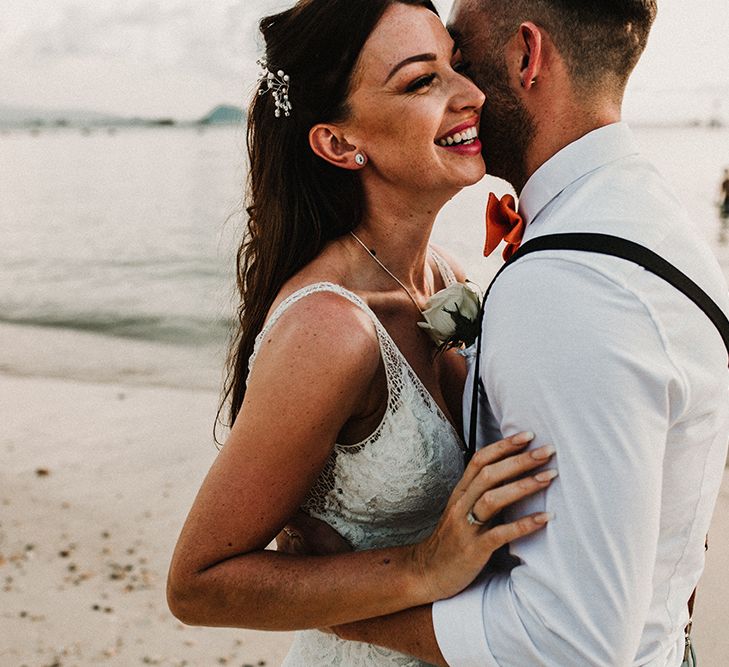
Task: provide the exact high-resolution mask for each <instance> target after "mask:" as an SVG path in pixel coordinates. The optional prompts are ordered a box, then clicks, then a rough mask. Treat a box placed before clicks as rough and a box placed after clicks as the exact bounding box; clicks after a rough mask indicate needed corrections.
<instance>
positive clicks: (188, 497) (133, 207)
mask: <svg viewBox="0 0 729 667" xmlns="http://www.w3.org/2000/svg"><path fill="white" fill-rule="evenodd" d="M290 4H291V3H290V2H280V1H278V2H274V1H272V0H245V2H243V1H239V2H232V1H230V0H219V1H218V2H216V3H214V4H212V5H211V4H210V3H206V4H203V3H199V2H194V1H193V0H166V1H163V2H159V3H148V2H143V1H142V0H53V1H52V2H51V1H50V0H34V1H28V0H23V1H21V0H3V3H2V6H0V405H2V409H3V428H2V431H0V586H2V587H3V588H2V590H3V592H2V596H3V597H2V599H3V604H2V605H1V606H0V664H2V665H6V664H7V665H23V664H25V665H28V666H29V667H30V666H31V665H53V664H58V665H61V664H63V665H66V664H68V665H72V664H78V665H90V664H118V665H132V664H165V665H167V664H169V665H183V664H186V665H212V664H237V665H246V664H251V665H253V664H278V661H279V660H280V658H281V657H282V656H283V655H284V654H285V652H286V646H287V641H288V637H287V636H286V635H272V634H270V635H264V634H262V633H246V632H238V631H210V630H196V629H189V628H183V627H182V626H181V625H180V624H179V623H177V622H176V621H175V620H174V619H172V618H171V617H170V616H169V613H168V612H167V610H166V607H165V604H164V596H163V587H164V586H163V584H164V577H165V569H166V566H167V562H168V560H169V556H170V553H171V549H172V546H173V544H174V539H175V536H176V534H177V532H178V531H179V528H180V525H181V521H182V520H183V518H184V515H185V513H186V510H187V508H188V507H189V504H190V502H191V501H192V498H193V496H194V493H195V491H196V489H197V487H198V485H199V483H200V481H201V479H202V476H203V475H204V474H205V472H206V470H207V468H208V466H209V465H210V462H211V461H212V459H213V458H214V456H215V452H216V450H215V447H214V445H213V441H212V435H211V433H212V425H213V419H214V416H215V411H216V408H217V400H218V392H219V388H220V383H221V377H222V368H223V363H224V357H225V347H226V337H227V332H228V330H229V326H230V321H231V316H232V312H233V306H234V294H233V289H234V282H233V281H234V255H235V249H236V247H237V244H238V242H239V239H240V235H241V231H242V229H243V226H244V223H245V221H244V217H243V215H242V197H243V187H244V182H245V177H246V158H245V132H244V129H243V128H244V122H245V114H244V111H243V110H244V109H245V107H246V106H247V103H248V100H249V98H250V97H251V95H252V93H253V92H254V90H255V85H256V76H257V72H258V68H257V66H256V64H255V61H256V59H257V58H258V57H259V56H260V51H261V44H260V41H259V39H258V35H257V22H258V20H259V19H260V18H261V17H262V16H263V15H265V14H268V13H271V12H274V11H276V10H279V9H282V8H285V7H288V6H290ZM437 4H438V6H439V8H440V9H441V10H442V15H443V16H444V17H446V16H447V14H448V11H449V8H450V2H448V1H447V0H443V1H441V2H438V3H437ZM659 9H660V13H659V18H658V20H657V22H656V25H655V28H654V31H653V34H652V37H651V41H650V44H649V47H648V50H647V53H646V55H645V57H644V58H643V60H642V62H641V63H640V65H639V66H638V69H637V71H636V72H635V74H634V76H633V78H632V80H631V84H630V88H629V91H628V95H627V100H626V105H625V116H626V119H627V120H628V121H629V122H631V124H632V125H633V128H634V130H635V132H636V134H637V137H638V140H639V142H640V144H641V146H642V148H643V150H644V152H645V153H646V154H647V155H648V156H649V157H650V159H651V160H652V161H653V162H654V163H655V164H656V165H657V167H658V168H659V170H661V171H662V172H663V174H664V175H665V177H666V178H667V179H668V182H669V183H670V184H671V186H672V187H673V189H674V191H675V193H676V195H677V196H678V197H679V199H681V200H682V201H683V203H684V204H685V205H686V206H687V207H688V208H689V209H690V210H691V212H692V216H693V219H694V222H695V223H696V227H697V233H699V234H701V235H703V236H704V237H705V238H706V239H707V240H708V241H709V243H710V244H711V245H712V247H713V248H714V251H715V253H716V255H717V258H718V259H719V262H720V263H721V265H722V267H724V270H725V272H726V273H727V275H729V249H728V246H727V241H728V234H729V231H728V230H727V228H726V221H725V223H724V224H722V222H721V221H720V219H719V214H718V202H719V186H720V182H721V180H722V174H723V169H724V168H725V167H729V43H728V42H727V39H726V35H727V34H729V6H727V3H726V0H694V1H692V2H691V3H686V2H683V1H682V0H660V1H659ZM507 189H508V186H507V185H506V184H505V183H503V182H501V181H497V180H495V179H490V178H487V179H485V180H484V181H483V182H482V183H480V184H479V185H477V186H475V187H473V188H471V189H469V190H468V191H466V192H464V193H462V194H461V195H459V196H458V197H457V198H455V199H454V200H453V201H452V202H451V203H450V204H449V205H448V206H447V207H446V209H445V210H444V211H443V214H442V215H441V217H440V219H439V222H438V225H437V227H436V230H435V241H436V242H438V243H441V244H442V245H444V246H447V247H449V248H450V249H451V250H452V251H453V252H455V253H456V254H457V255H460V256H461V257H462V258H463V260H464V262H465V264H466V266H467V267H468V270H469V272H470V274H471V276H472V279H473V280H475V281H476V282H477V283H480V284H481V285H482V286H484V285H486V284H487V283H488V280H489V278H490V276H491V275H493V273H494V272H495V271H496V270H497V268H498V265H499V258H498V257H495V256H494V257H492V258H490V259H489V260H488V261H485V260H483V258H482V257H481V256H480V255H481V253H480V249H481V248H482V245H483V239H482V235H483V230H482V220H483V206H484V202H485V200H486V197H487V193H488V192H489V191H490V190H493V191H496V192H497V193H502V192H505V191H507ZM728 492H729V490H728V489H727V488H726V485H725V492H724V494H723V495H722V502H723V503H724V505H721V506H720V507H723V508H724V509H723V510H722V512H718V518H717V521H718V522H719V524H718V528H717V529H716V531H715V532H716V533H718V534H719V535H720V537H719V538H715V541H714V542H715V544H717V545H718V546H717V547H716V548H715V549H712V550H711V551H710V552H709V569H708V570H707V577H709V578H710V577H711V576H712V572H714V571H715V572H718V571H719V567H720V562H723V561H721V559H722V558H724V557H725V554H726V550H727V546H726V545H727V544H729V538H727V539H724V538H726V537H727V535H729V530H728V529H727V525H726V518H725V517H726V508H727V506H729V499H728V498H727V493H728ZM242 511H243V510H242ZM722 549H724V551H722ZM712 559H713V560H712ZM712 581H716V582H717V585H713V586H712V585H711V583H710V584H709V585H706V586H705V589H706V592H705V593H703V598H702V593H701V592H700V596H699V614H700V617H701V614H703V615H704V616H703V617H704V618H706V619H708V618H710V617H717V615H718V617H719V618H722V617H723V618H726V617H727V613H728V607H729V604H728V603H727V598H728V597H729V594H728V592H727V590H726V588H725V587H724V582H723V581H721V585H719V583H718V582H719V580H718V579H710V582H712ZM699 621H701V618H700V619H699ZM709 627H710V626H709V624H708V621H707V623H705V624H704V625H703V628H704V629H703V630H702V624H701V622H699V623H698V629H697V633H698V634H699V638H700V642H703V644H704V646H705V647H706V651H710V652H711V653H708V654H705V656H706V655H708V656H709V657H708V658H707V657H704V660H705V663H704V664H707V665H719V664H723V662H726V661H727V660H729V643H728V640H727V638H726V637H724V636H722V635H721V633H716V632H713V631H712V632H709V630H708V628H709ZM711 627H713V626H711ZM702 631H703V633H704V634H703V635H702V634H701V633H702ZM712 656H713V657H712ZM720 658H722V659H723V662H722V661H721V660H720ZM712 660H714V661H713V662H712Z"/></svg>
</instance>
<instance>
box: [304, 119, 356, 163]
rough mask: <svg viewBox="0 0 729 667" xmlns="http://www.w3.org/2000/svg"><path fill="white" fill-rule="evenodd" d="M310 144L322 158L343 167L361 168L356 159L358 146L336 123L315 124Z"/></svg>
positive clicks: (310, 135) (310, 132)
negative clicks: (349, 140) (351, 141)
mask: <svg viewBox="0 0 729 667" xmlns="http://www.w3.org/2000/svg"><path fill="white" fill-rule="evenodd" d="M309 146H311V150H313V151H314V153H316V154H317V155H318V156H319V157H320V158H322V160H326V161H327V162H329V163H330V164H333V165H334V166H335V167H341V168H342V169H359V168H360V167H359V166H358V165H357V163H356V162H355V161H354V158H355V155H356V154H357V147H356V146H353V145H352V144H350V143H349V142H348V141H347V139H346V138H345V136H344V134H343V132H342V130H341V129H340V128H338V127H336V126H335V125H315V126H314V127H312V128H311V130H310V131H309Z"/></svg>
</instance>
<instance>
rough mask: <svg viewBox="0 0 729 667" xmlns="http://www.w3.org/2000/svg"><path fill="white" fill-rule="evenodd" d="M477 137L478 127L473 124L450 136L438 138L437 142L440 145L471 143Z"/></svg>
mask: <svg viewBox="0 0 729 667" xmlns="http://www.w3.org/2000/svg"><path fill="white" fill-rule="evenodd" d="M477 137H478V129H476V127H475V126H473V127H469V128H468V129H467V130H463V131H462V132H456V133H455V134H452V135H451V136H450V137H446V138H445V139H440V140H439V141H438V143H439V144H440V145H441V146H454V145H458V144H471V143H473V141H474V140H475V139H476V138H477Z"/></svg>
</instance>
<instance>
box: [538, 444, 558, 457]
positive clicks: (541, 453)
mask: <svg viewBox="0 0 729 667" xmlns="http://www.w3.org/2000/svg"><path fill="white" fill-rule="evenodd" d="M556 451H557V450H556V449H555V448H554V447H553V446H552V445H546V446H545V447H540V448H539V449H535V450H534V451H533V452H532V458H533V459H536V460H537V461H543V460H544V459H548V458H549V457H550V456H553V455H554V453H555V452H556Z"/></svg>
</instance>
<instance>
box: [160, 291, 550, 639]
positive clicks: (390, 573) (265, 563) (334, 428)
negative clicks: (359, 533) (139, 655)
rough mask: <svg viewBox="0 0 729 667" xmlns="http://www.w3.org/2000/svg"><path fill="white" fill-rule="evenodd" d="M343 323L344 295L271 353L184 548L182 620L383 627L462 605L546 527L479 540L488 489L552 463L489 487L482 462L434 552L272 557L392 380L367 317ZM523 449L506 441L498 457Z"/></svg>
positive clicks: (282, 331) (521, 527) (306, 318)
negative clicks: (363, 414) (467, 591)
mask: <svg viewBox="0 0 729 667" xmlns="http://www.w3.org/2000/svg"><path fill="white" fill-rule="evenodd" d="M342 311H343V309H342V304H341V300H340V298H339V297H336V296H333V295H316V296H314V297H308V298H307V299H305V300H304V301H302V302H301V303H300V304H297V305H296V306H294V307H292V308H291V311H290V312H291V313H292V314H295V317H289V313H288V312H287V315H286V316H284V317H283V318H282V320H281V321H280V322H279V323H278V324H277V325H276V327H275V329H274V336H272V337H271V338H270V339H268V340H266V341H264V342H263V344H262V346H261V348H262V349H261V352H260V355H259V357H258V359H257V360H256V364H255V367H254V370H253V373H252V375H251V378H250V385H249V389H248V391H247V393H246V398H245V402H244V405H243V408H242V410H241V413H240V415H239V417H238V419H237V420H236V423H235V425H234V427H233V429H232V432H231V434H230V437H229V439H228V441H227V442H226V444H225V446H224V447H223V449H222V451H221V452H220V454H219V456H218V458H217V460H216V461H215V463H214V465H213V466H212V468H211V470H210V472H209V473H208V476H207V478H206V479H205V482H204V483H203V485H202V488H201V489H200V491H199V493H198V496H197V498H196V500H195V502H194V504H193V507H192V509H191V511H190V513H189V516H188V518H187V521H186V523H185V526H184V528H183V530H182V533H181V535H180V538H179V541H178V544H177V548H176V550H175V554H174V557H173V561H172V565H171V569H170V574H169V579H168V600H169V604H170V608H171V610H172V611H173V613H174V614H175V615H176V616H177V617H178V618H180V619H181V620H182V621H183V622H186V623H189V624H193V625H209V626H227V627H247V628H257V629H266V630H289V629H301V628H313V627H322V626H330V625H337V624H341V623H347V622H351V621H355V620H359V619H363V618H369V617H373V616H382V615H384V614H389V613H392V612H396V611H399V610H401V609H405V608H408V607H412V606H417V605H421V604H425V603H428V602H430V601H432V600H435V599H438V598H441V597H447V596H448V595H451V594H453V593H455V592H456V591H457V590H460V589H461V588H463V587H465V586H466V585H467V584H468V583H469V582H470V581H471V579H473V578H474V577H475V576H476V574H477V573H478V571H479V570H480V569H481V567H482V566H483V564H484V563H485V562H486V560H488V557H489V556H490V554H491V553H492V552H493V550H494V549H496V548H498V547H499V546H500V545H501V544H503V543H504V542H506V541H509V540H510V539H513V538H514V537H517V536H519V535H523V534H527V533H529V532H533V531H534V530H537V529H538V528H540V527H541V525H540V524H538V523H536V522H534V521H533V520H530V519H525V520H522V521H521V522H520V523H519V524H512V525H510V526H507V527H502V528H500V529H495V530H492V531H481V532H480V533H479V531H478V529H475V527H474V526H470V525H468V523H467V522H466V521H465V515H466V513H467V511H468V509H470V508H471V506H472V505H473V504H474V503H475V502H476V501H477V500H478V499H479V498H480V497H481V495H482V494H483V493H484V492H485V491H487V490H488V489H490V488H492V487H494V486H496V485H500V483H501V481H503V480H504V479H507V478H511V477H513V476H514V475H515V474H517V473H519V472H522V473H523V472H525V471H527V470H529V469H532V468H535V467H536V466H537V465H542V464H543V463H544V461H540V462H536V461H531V462H530V460H529V458H528V457H526V456H524V457H521V458H512V459H506V460H505V461H502V462H501V463H497V464H496V466H493V468H494V470H492V471H491V473H490V474H489V475H488V476H487V477H484V478H483V479H481V478H478V479H477V478H476V472H478V470H479V469H480V466H481V465H482V462H481V461H479V462H475V463H474V464H473V465H472V466H471V467H470V468H469V471H470V472H469V473H468V474H469V475H470V479H468V478H466V479H465V480H464V481H463V482H462V483H461V486H460V487H459V489H460V490H459V491H458V492H457V494H455V495H454V498H453V499H452V502H451V504H450V505H449V510H450V511H449V510H446V515H445V517H444V519H443V520H442V522H441V524H440V525H439V528H438V530H437V531H436V534H435V535H434V537H433V538H431V540H429V541H427V542H426V543H423V544H421V545H416V546H413V547H397V548H392V549H380V550H375V551H365V552H355V553H349V554H342V555H335V556H317V557H306V556H292V555H287V554H280V553H276V552H272V551H265V547H266V545H268V544H269V543H270V541H271V540H272V539H273V538H274V537H275V535H276V534H277V533H278V532H279V531H280V529H281V528H282V527H283V526H284V525H285V523H286V521H287V519H288V518H289V517H290V516H292V515H293V514H294V513H295V512H296V510H297V508H298V507H299V506H300V504H301V503H302V501H303V499H304V498H305V496H306V494H307V492H308V490H309V489H310V488H311V486H312V485H313V483H314V481H315V480H316V478H317V476H318V475H319V473H320V471H321V469H322V467H323V466H324V463H325V461H326V459H327V457H328V456H329V454H330V452H331V450H332V448H333V445H334V442H335V440H336V437H337V434H338V433H339V431H340V430H341V428H342V427H343V425H344V424H345V423H346V422H347V421H348V420H349V419H350V418H351V416H352V415H356V414H357V413H358V411H359V410H360V409H361V406H362V405H363V404H364V397H366V396H367V392H368V391H369V389H370V384H371V382H372V379H373V378H374V377H375V374H376V372H377V370H378V368H379V363H380V352H379V346H378V343H377V339H376V334H375V332H374V330H373V328H372V325H371V323H370V322H369V320H368V319H367V318H366V316H365V315H364V314H362V313H361V311H359V310H358V309H356V308H353V309H352V310H351V312H346V313H345V314H344V315H343V312H342ZM345 332H346V333H345ZM522 446H523V445H517V444H514V443H504V444H502V445H501V448H500V449H499V451H498V453H497V452H494V456H495V457H496V458H502V457H503V456H504V455H506V454H507V453H514V452H516V451H518V450H519V449H520V448H521V447H522ZM492 458H493V457H492ZM484 462H486V461H485V459H484ZM498 466H501V468H498ZM529 479H530V480H531V481H529V482H526V483H520V484H519V485H518V487H517V485H507V486H500V488H499V489H495V490H493V491H491V492H490V493H491V496H493V497H491V496H489V498H490V500H488V503H489V505H488V506H486V504H485V503H484V504H483V505H482V506H481V507H480V508H479V509H480V511H479V516H481V517H486V516H487V515H489V513H490V510H491V508H492V507H494V508H497V507H498V505H499V504H502V505H503V504H505V503H506V502H513V500H515V499H516V498H517V497H523V496H524V495H527V494H528V493H533V492H535V491H537V490H539V489H542V488H544V486H545V485H544V484H542V483H538V482H537V481H535V480H533V478H529ZM512 487H513V488H512ZM504 489H506V491H504ZM509 489H511V491H509ZM461 515H462V516H461Z"/></svg>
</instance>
